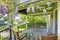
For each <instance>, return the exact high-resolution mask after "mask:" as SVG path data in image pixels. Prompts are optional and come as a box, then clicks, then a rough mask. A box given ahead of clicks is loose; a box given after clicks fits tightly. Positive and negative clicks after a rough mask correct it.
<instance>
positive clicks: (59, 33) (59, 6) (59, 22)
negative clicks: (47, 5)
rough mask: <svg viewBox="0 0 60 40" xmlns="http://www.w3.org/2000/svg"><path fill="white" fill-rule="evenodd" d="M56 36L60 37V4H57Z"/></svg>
mask: <svg viewBox="0 0 60 40" xmlns="http://www.w3.org/2000/svg"><path fill="white" fill-rule="evenodd" d="M57 21H58V36H60V2H58V20H57Z"/></svg>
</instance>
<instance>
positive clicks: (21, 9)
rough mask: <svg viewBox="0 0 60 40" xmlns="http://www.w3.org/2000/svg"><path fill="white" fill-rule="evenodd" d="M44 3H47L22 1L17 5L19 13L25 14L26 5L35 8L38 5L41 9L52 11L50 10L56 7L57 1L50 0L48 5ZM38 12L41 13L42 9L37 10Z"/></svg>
mask: <svg viewBox="0 0 60 40" xmlns="http://www.w3.org/2000/svg"><path fill="white" fill-rule="evenodd" d="M46 3H47V2H46V1H34V2H24V3H21V4H18V5H19V6H18V7H19V12H20V13H26V14H27V12H26V10H27V8H28V7H30V8H31V7H35V8H36V7H37V6H39V7H41V8H42V9H44V8H45V9H46V10H47V13H52V11H53V10H55V9H56V8H57V2H54V1H50V2H49V3H50V6H48V5H46ZM24 9H26V10H25V12H23V11H24ZM21 11H22V12H21ZM36 11H38V10H36ZM35 13H36V12H35ZM38 13H43V11H42V10H39V11H38Z"/></svg>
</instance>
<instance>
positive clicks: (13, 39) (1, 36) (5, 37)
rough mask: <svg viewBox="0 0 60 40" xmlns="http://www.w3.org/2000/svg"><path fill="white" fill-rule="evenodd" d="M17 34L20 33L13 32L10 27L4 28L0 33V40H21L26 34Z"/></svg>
mask: <svg viewBox="0 0 60 40" xmlns="http://www.w3.org/2000/svg"><path fill="white" fill-rule="evenodd" d="M19 33H20V32H14V31H13V30H12V29H11V26H10V28H6V29H4V30H1V31H0V40H22V39H24V38H25V37H27V33H23V34H22V35H20V34H19ZM19 35H20V36H19Z"/></svg>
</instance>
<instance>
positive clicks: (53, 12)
mask: <svg viewBox="0 0 60 40" xmlns="http://www.w3.org/2000/svg"><path fill="white" fill-rule="evenodd" d="M53 34H55V10H54V11H53Z"/></svg>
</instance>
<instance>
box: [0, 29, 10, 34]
mask: <svg viewBox="0 0 60 40" xmlns="http://www.w3.org/2000/svg"><path fill="white" fill-rule="evenodd" d="M8 29H9V28H6V29H4V30H1V31H0V33H1V32H3V31H5V30H8Z"/></svg>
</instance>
